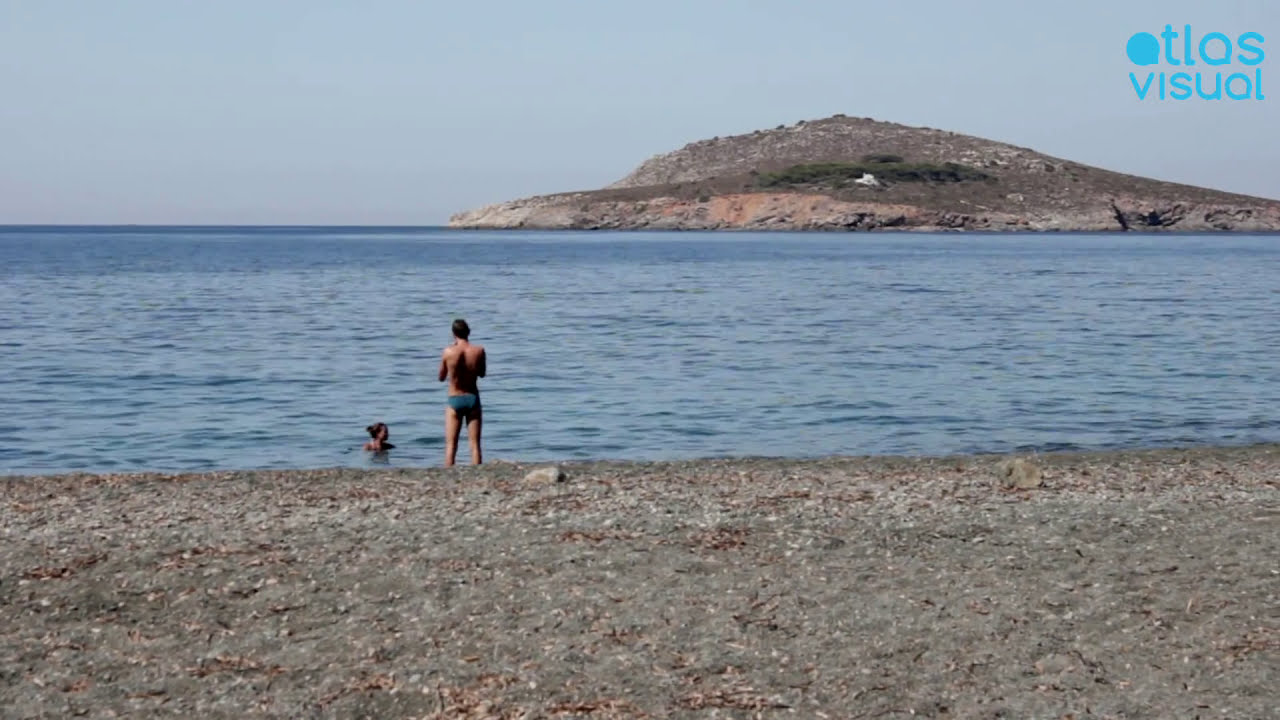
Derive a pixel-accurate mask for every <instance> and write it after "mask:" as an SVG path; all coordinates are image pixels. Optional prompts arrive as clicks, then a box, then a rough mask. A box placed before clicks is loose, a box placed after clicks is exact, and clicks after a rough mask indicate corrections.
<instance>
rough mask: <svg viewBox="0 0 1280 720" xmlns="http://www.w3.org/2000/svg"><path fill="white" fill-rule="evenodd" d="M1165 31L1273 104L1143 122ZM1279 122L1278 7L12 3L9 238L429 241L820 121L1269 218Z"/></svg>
mask: <svg viewBox="0 0 1280 720" xmlns="http://www.w3.org/2000/svg"><path fill="white" fill-rule="evenodd" d="M1166 23H1171V24H1173V25H1174V26H1175V27H1176V28H1180V27H1181V26H1182V25H1183V24H1186V23H1190V24H1191V25H1192V27H1193V30H1194V31H1195V32H1196V33H1197V34H1202V33H1207V32H1210V31H1215V30H1216V31H1221V32H1223V33H1226V34H1227V35H1229V36H1231V37H1233V38H1234V37H1236V36H1237V35H1239V34H1240V33H1242V32H1246V31H1250V30H1252V31H1256V32H1260V33H1262V34H1263V35H1264V36H1265V37H1266V38H1267V41H1266V43H1265V44H1264V45H1263V48H1264V50H1266V51H1267V58H1266V60H1265V61H1264V63H1263V64H1262V66H1261V67H1262V70H1263V92H1264V94H1266V97H1267V99H1265V100H1263V101H1261V102H1257V101H1249V102H1245V101H1240V102H1228V101H1224V102H1206V101H1186V102H1173V101H1167V102H1164V103H1159V102H1153V101H1149V100H1148V101H1139V100H1138V99H1137V98H1136V96H1135V94H1134V92H1133V89H1132V88H1131V86H1130V83H1129V79H1128V73H1129V71H1130V70H1132V69H1137V68H1134V67H1133V66H1132V65H1131V64H1130V63H1129V61H1128V59H1127V58H1126V56H1125V43H1126V42H1127V40H1128V38H1129V37H1130V36H1131V35H1132V34H1133V33H1135V32H1138V31H1141V30H1145V31H1148V32H1151V33H1159V32H1160V31H1161V30H1162V29H1163V28H1164V25H1165V24H1166ZM1268 93H1274V96H1272V95H1271V94H1268ZM1278 107H1280V2H1271V1H1269V0H1251V1H1245V0H1235V1H1232V0H1217V1H1215V2H1203V1H1192V0H1183V1H1180V2H1178V1H1170V0H1101V1H1100V0H1075V1H1073V2H1067V1H1065V0H1062V1H1059V0H989V1H982V0H974V2H953V1H951V0H936V1H926V0H915V1H912V0H880V1H877V2H858V1H855V0H795V2H791V3H783V2H779V1H778V0H767V1H766V0H721V1H718V2H717V1H713V0H647V1H646V2H635V1H632V0H615V1H613V2H608V1H606V0H579V1H569V0H538V1H537V2H531V1H529V0H491V1H490V2H479V1H476V2H462V1H461V0H457V1H451V2H444V1H443V0H345V1H344V2H333V1H325V0H269V1H264V0H252V1H250V0H217V1H216V2H215V1H209V2H204V1H199V0H185V1H181V0H79V1H72V0H64V1H60V0H0V223H283V224H294V223H298V224H330V223H335V224H436V223H443V222H445V221H446V220H447V219H448V216H449V214H450V213H452V212H455V211H457V210H461V209H464V208H468V207H471V206H474V205H478V204H483V203H488V202H494V201H499V200H504V199H510V198H514V197H519V196H524V195H530V194H537V193H543V192H554V191H561V190H572V189H587V188H593V187H597V186H600V185H603V184H605V183H608V182H611V181H613V180H615V179H617V178H619V177H621V176H622V175H624V174H626V173H627V172H628V171H630V170H631V168H632V167H634V166H635V165H636V164H638V163H639V162H641V161H642V160H644V159H646V158H647V157H649V156H651V155H654V154H657V153H661V152H666V151H668V150H672V149H675V148H677V147H679V146H681V145H683V144H684V143H686V142H690V141H693V140H698V139H702V138H706V137H710V136H713V135H729V134H734V133H738V132H748V131H751V130H754V129H757V128H768V127H773V126H775V125H778V124H780V123H792V122H795V121H797V120H801V119H812V118H818V117H825V116H828V115H831V114H834V113H845V114H847V115H855V116H870V117H874V118H877V119H881V120H891V121H895V122H902V123H907V124H911V125H926V126H930V127H937V128H943V129H947V130H954V131H957V132H964V133H971V134H975V135H981V136H984V137H988V138H992V139H996V140H1004V141H1008V142H1013V143H1016V144H1020V145H1026V146H1030V147H1033V148H1035V149H1038V150H1041V151H1044V152H1047V153H1050V154H1053V155H1058V156H1061V157H1065V158H1070V159H1074V160H1079V161H1082V162H1086V163H1090V164H1094V165H1099V166H1102V167H1106V168H1110V169H1115V170H1122V171H1126V172H1132V173H1138V174H1144V175H1150V176H1155V177H1161V178H1166V179H1171V180H1177V181H1182V182H1190V183H1195V184H1203V185H1208V186H1211V187H1217V188H1222V189H1226V190H1233V191H1237V192H1245V193H1251V194H1258V195H1264V196H1269V197H1280V131H1278V130H1277V128H1280V110H1277V108H1278Z"/></svg>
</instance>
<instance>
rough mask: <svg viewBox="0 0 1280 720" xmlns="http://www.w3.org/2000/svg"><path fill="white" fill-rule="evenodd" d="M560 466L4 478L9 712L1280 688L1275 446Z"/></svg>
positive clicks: (1252, 697) (828, 709)
mask: <svg viewBox="0 0 1280 720" xmlns="http://www.w3.org/2000/svg"><path fill="white" fill-rule="evenodd" d="M393 452H394V451H393ZM544 467H545V466H543V465H522V464H516V463H506V462H495V463H491V464H487V465H485V466H482V467H479V468H473V467H458V468H451V469H445V468H428V469H389V468H388V469H349V468H347V469H320V470H281V471H245V472H216V473H204V474H184V475H158V474H138V475H64V476H47V477H11V478H5V479H0V533H2V534H3V542H2V543H0V608H2V611H0V715H2V716H3V717H5V718H63V717H77V716H83V717H175V716H189V717H201V718H221V717H226V718H232V717H236V718H239V717H280V718H501V719H503V720H507V719H512V718H593V719H600V718H712V717H716V718H756V717H759V718H781V717H797V718H919V717H929V718H1075V719H1081V718H1196V717H1199V718H1274V717H1276V716H1277V715H1276V713H1277V710H1276V708H1278V707H1280V682H1278V681H1277V679H1278V678H1280V446H1275V445H1261V446H1252V447H1241V448H1198V449H1177V450H1148V451H1126V452H1106V453H1062V454H1044V455H1035V456H1031V455H1028V456H1019V457H1017V458H1013V457H1004V456H962V457H944V458H899V457H857V458H824V459H814V460H775V459H731V460H700V461H687V462H669V463H605V462H599V463H571V464H564V465H560V466H559V468H560V470H561V471H562V473H558V472H545V471H543V472H534V471H538V470H541V469H543V468H544Z"/></svg>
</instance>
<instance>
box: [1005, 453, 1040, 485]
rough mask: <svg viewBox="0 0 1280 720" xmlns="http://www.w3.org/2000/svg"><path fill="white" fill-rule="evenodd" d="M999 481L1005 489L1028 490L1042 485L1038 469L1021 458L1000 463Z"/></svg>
mask: <svg viewBox="0 0 1280 720" xmlns="http://www.w3.org/2000/svg"><path fill="white" fill-rule="evenodd" d="M998 472H999V476H1000V481H1001V482H1002V483H1003V484H1004V486H1005V487H1006V488H1014V489H1018V490H1029V489H1031V488H1037V487H1040V486H1041V485H1043V484H1044V478H1043V477H1042V476H1041V474H1040V468H1038V467H1036V466H1035V465H1034V464H1033V463H1031V462H1030V461H1028V460H1025V459H1023V458H1014V459H1012V460H1007V461H1005V462H1003V463H1000V467H999V471H998Z"/></svg>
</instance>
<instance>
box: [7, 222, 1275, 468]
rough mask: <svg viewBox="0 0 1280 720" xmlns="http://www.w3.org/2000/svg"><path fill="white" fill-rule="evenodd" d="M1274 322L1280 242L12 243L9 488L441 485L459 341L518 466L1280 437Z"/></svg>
mask: <svg viewBox="0 0 1280 720" xmlns="http://www.w3.org/2000/svg"><path fill="white" fill-rule="evenodd" d="M1277 310H1280V237H1276V236H1269V237H1268V236H1162V237H1145V236H1144V237H1140V236H1132V235H1129V236H1105V235H1083V236H1082V235H1076V236H1071V235H1041V236H1026V235H1023V236H984V235H968V234H965V235H962V234H946V235H918V234H912V235H882V234H875V235H868V234H821V235H804V234H774V233H753V234H706V233H670V234H668V233H617V234H615V233H600V234H568V233H525V232H495V233H484V232H466V233H463V232H451V231H446V230H439V229H404V230H392V229H347V228H327V229H307V228H301V229H289V228H275V229H261V228H259V229H254V228H203V229H192V228H151V229H132V230H131V229H119V228H117V229H106V228H38V229H33V228H0V408H3V413H0V474H15V473H27V472H60V471H73V470H95V471H99V470H100V471H111V470H137V469H149V470H188V469H195V470H200V469H212V468H226V469H230V468H260V467H321V466H333V465H367V464H370V463H371V462H389V463H390V464H392V465H433V464H438V463H439V462H440V460H441V456H442V451H443V441H442V438H441V426H442V417H443V407H444V387H443V386H442V385H441V384H440V383H437V382H436V376H435V375H436V368H437V364H438V358H439V352H440V349H441V348H442V347H443V346H444V345H445V344H446V343H447V342H448V340H449V331H448V328H449V323H450V321H451V320H452V319H453V318H454V317H455V316H462V317H466V318H467V319H468V320H469V321H470V322H471V325H472V328H473V333H474V335H473V339H474V340H475V341H478V342H481V343H483V344H485V345H486V346H487V348H488V350H489V377H488V378H487V379H486V381H484V382H483V383H482V392H483V397H484V404H485V418H486V426H485V431H484V437H485V445H486V451H487V457H489V458H491V459H498V458H502V459H526V460H545V459H566V458H568V459H573V458H634V459H657V458H689V457H704V456H737V455H770V456H788V457H806V456H816V455H826V454H880V453H910V454H920V453H924V454H937V453H953V452H976V451H1006V450H1015V449H1060V448H1113V447H1136V446H1163V445H1175V444H1205V443H1223V444H1243V443H1251V442H1263V441H1280V422H1277V420H1278V417H1277V416H1278V414H1280V411H1278V410H1277V408H1280V321H1278V320H1277V317H1280V313H1277ZM375 420H383V421H385V422H387V423H388V424H389V425H390V426H391V441H392V442H393V443H395V444H396V445H397V448H396V449H395V450H393V451H392V452H391V453H390V455H389V456H388V457H386V458H382V459H378V460H371V459H370V458H369V457H368V456H367V455H366V454H365V453H362V452H360V451H359V450H358V449H357V448H358V447H359V445H360V444H361V443H362V442H363V441H364V440H365V439H366V438H365V436H364V432H363V428H364V426H365V425H368V424H369V423H371V422H374V421H375ZM464 443H465V439H464Z"/></svg>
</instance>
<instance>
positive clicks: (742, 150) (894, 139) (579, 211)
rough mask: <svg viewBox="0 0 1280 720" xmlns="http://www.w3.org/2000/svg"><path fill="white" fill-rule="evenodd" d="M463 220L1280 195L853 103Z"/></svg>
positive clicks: (712, 220) (528, 223) (881, 223)
mask: <svg viewBox="0 0 1280 720" xmlns="http://www.w3.org/2000/svg"><path fill="white" fill-rule="evenodd" d="M449 224H450V226H452V227H465V228H547V229H592V230H594V229H682V230H712V229H751V230H876V229H914V230H942V229H956V230H983V231H991V230H1063V231H1073V230H1074V231H1108V230H1109V231H1119V230H1137V231H1156V230H1181V231H1272V230H1280V201H1276V200H1270V199H1265V198H1258V197H1251V196H1248V195H1238V194H1234V193H1227V192H1222V191H1218V190H1210V189H1207V188H1201V187H1195V186H1191V185H1182V184H1178V183H1170V182H1163V181H1160V180H1154V179H1151V178H1144V177H1137V176H1133V175H1125V174H1123V173H1117V172H1112V171H1109V170H1103V169H1101V168H1097V167H1092V166H1089V165H1084V164H1081V163H1077V162H1073V161H1070V160H1064V159H1061V158H1056V157H1052V156H1049V155H1045V154H1043V153H1039V152H1036V151H1034V150H1031V149H1028V148H1023V147H1018V146H1015V145H1010V144H1007V143H1002V142H996V141H993V140H987V139H984V138H979V137H974V136H971V135H962V134H959V133H953V132H947V131H945V130H936V129H933V128H918V127H908V126H905V125H899V124H896V123H890V122H882V121H878V120H873V119H870V118H855V117H847V116H844V115H835V116H833V117H829V118H825V119H821V120H812V121H800V122H798V123H796V124H794V125H780V126H778V127H777V128H774V129H772V130H757V131H755V132H752V133H748V134H744V135H735V136H732V137H723V138H721V137H715V138H711V139H709V140H701V141H698V142H694V143H690V144H688V145H686V146H684V147H683V148H680V149H679V150H676V151H674V152H670V153H666V154H664V155H658V156H656V157H653V158H650V159H649V160H646V161H645V162H643V163H642V164H641V165H640V166H639V167H637V168H636V169H635V170H634V171H632V172H631V173H630V174H629V175H627V176H626V177H624V178H622V179H621V180H619V181H617V182H615V183H613V184H611V185H609V186H607V187H605V188H602V189H599V190H591V191H584V192H569V193H557V194H552V195H541V196H536V197H531V198H525V199H521V200H514V201H510V202H504V203H499V204H496V205H490V206H486V207H482V208H478V209H475V210H470V211H466V212H461V213H458V214H456V215H454V216H453V217H452V218H450V222H449Z"/></svg>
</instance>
